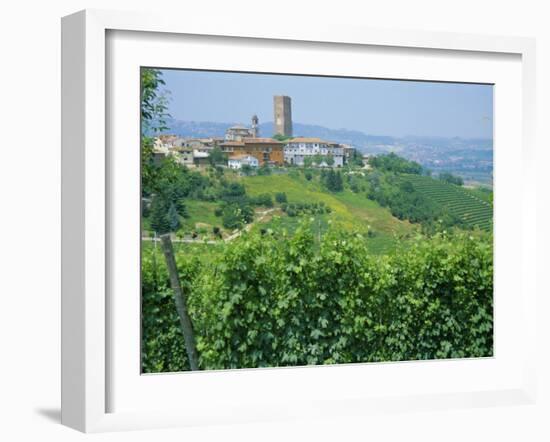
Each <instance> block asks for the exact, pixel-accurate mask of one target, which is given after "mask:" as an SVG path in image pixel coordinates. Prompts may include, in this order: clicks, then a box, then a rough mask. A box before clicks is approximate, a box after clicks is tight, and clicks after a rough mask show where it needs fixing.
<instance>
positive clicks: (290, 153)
mask: <svg viewBox="0 0 550 442" xmlns="http://www.w3.org/2000/svg"><path fill="white" fill-rule="evenodd" d="M308 157H309V158H311V160H312V161H315V160H316V159H317V158H319V157H322V158H321V160H322V162H321V164H318V166H330V164H327V162H326V160H327V159H328V158H329V157H332V159H333V160H334V164H332V166H333V167H342V166H343V165H344V149H343V148H342V147H341V146H340V145H339V144H338V143H333V142H330V141H324V140H321V139H320V138H304V137H298V138H293V139H292V140H289V141H288V143H287V145H286V146H285V162H286V163H288V164H295V165H297V166H303V165H304V159H305V158H308Z"/></svg>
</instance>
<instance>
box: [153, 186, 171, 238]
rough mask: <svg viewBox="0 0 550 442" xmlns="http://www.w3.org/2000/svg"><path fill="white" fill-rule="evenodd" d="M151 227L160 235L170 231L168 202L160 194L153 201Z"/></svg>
mask: <svg viewBox="0 0 550 442" xmlns="http://www.w3.org/2000/svg"><path fill="white" fill-rule="evenodd" d="M151 227H152V228H153V230H154V231H155V232H157V234H159V235H162V234H163V233H167V232H169V231H170V222H169V220H168V210H167V208H166V203H165V202H164V200H163V199H162V198H161V197H160V196H158V195H157V196H155V197H154V198H153V201H152V202H151Z"/></svg>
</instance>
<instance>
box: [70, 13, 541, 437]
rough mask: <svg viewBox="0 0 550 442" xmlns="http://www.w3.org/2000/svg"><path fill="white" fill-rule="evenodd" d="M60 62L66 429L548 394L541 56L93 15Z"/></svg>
mask: <svg viewBox="0 0 550 442" xmlns="http://www.w3.org/2000/svg"><path fill="white" fill-rule="evenodd" d="M237 30H238V32H237ZM62 44H63V66H62V67H63V94H62V95H63V96H62V100H63V103H62V104H63V131H62V132H63V157H62V159H63V161H62V173H63V186H62V206H63V208H62V219H63V231H62V241H63V244H62V252H63V253H62V255H63V256H62V269H63V274H62V290H63V293H62V308H63V311H62V320H63V323H62V350H63V360H62V370H63V373H62V388H63V391H62V421H63V423H64V424H66V425H68V426H71V427H73V428H76V429H79V430H81V431H86V432H90V431H109V430H120V429H138V428H155V427H166V426H187V425H207V424H212V423H233V422H254V421H262V420H277V419H286V418H301V417H303V418H306V417H315V416H334V415H339V414H346V415H364V414H368V413H371V412H374V411H376V412H380V410H383V411H384V412H395V411H403V410H405V411H408V410H410V411H413V410H418V409H431V408H433V409H440V408H458V407H479V406H490V405H494V406H497V405H503V404H522V403H531V402H532V401H534V397H535V392H536V383H535V375H534V372H535V368H536V366H535V362H534V348H533V345H534V344H533V343H534V342H535V340H534V339H533V336H534V333H535V321H534V319H535V312H536V309H535V306H536V288H535V286H534V280H535V278H534V276H533V273H534V271H535V270H534V269H535V266H534V265H532V263H533V260H534V248H535V244H536V241H535V237H534V235H535V229H534V228H533V225H534V223H535V213H534V206H535V203H534V192H533V189H534V176H533V174H530V173H529V171H530V170H531V168H532V167H533V158H534V130H533V121H534V118H533V115H534V95H535V81H534V42H533V41H532V40H530V39H523V38H508V37H489V36H473V35H457V34H444V33H437V34H431V33H424V32H413V31H407V32H401V31H400V32H390V31H381V30H369V29H353V28H343V27H342V28H341V27H330V26H329V27H323V28H322V29H319V28H316V27H314V26H300V27H296V26H293V24H292V22H289V23H285V24H284V25H282V26H281V25H279V24H278V25H277V26H275V25H274V26H273V27H269V26H263V25H262V27H261V28H260V27H257V25H256V24H254V23H243V24H242V26H238V27H235V26H233V25H231V24H229V23H222V22H220V23H218V22H212V21H211V20H207V19H204V20H202V19H200V18H197V19H196V20H193V22H190V23H185V25H182V24H181V23H180V22H179V21H178V20H176V19H171V18H169V17H154V16H150V15H147V16H145V15H140V14H127V13H114V12H107V11H83V12H79V13H76V14H74V15H71V16H68V17H65V18H64V19H63V38H62ZM518 176H519V177H521V178H522V183H523V184H522V185H521V186H518V185H517V182H518ZM518 207H521V210H518ZM182 398H185V400H182Z"/></svg>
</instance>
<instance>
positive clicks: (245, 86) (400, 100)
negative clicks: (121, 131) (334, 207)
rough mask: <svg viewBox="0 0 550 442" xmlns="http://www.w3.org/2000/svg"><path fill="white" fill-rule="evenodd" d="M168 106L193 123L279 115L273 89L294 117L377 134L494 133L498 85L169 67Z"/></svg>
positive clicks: (487, 135)
mask: <svg viewBox="0 0 550 442" xmlns="http://www.w3.org/2000/svg"><path fill="white" fill-rule="evenodd" d="M163 75H164V80H165V81H166V89H167V90H169V91H170V93H171V101H170V105H169V112H170V114H171V115H172V117H174V118H176V119H179V120H187V121H215V122H224V123H225V122H226V123H243V124H249V122H250V118H251V116H252V115H253V114H257V115H258V117H259V119H260V123H262V122H267V121H273V95H289V96H290V97H291V98H292V120H293V121H294V122H297V123H305V124H317V125H321V126H325V127H328V128H332V129H340V128H345V129H354V130H360V131H362V132H365V133H368V134H372V135H392V136H404V135H421V136H447V137H455V136H459V137H464V138H474V137H483V138H492V132H493V87H492V86H489V85H477V84H457V83H432V82H415V81H396V80H370V79H349V78H334V77H304V76H293V75H264V74H241V73H225V72H205V71H185V70H163Z"/></svg>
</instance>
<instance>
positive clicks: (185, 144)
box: [154, 95, 357, 169]
mask: <svg viewBox="0 0 550 442" xmlns="http://www.w3.org/2000/svg"><path fill="white" fill-rule="evenodd" d="M273 111H274V112H273V114H274V115H273V116H274V132H275V134H274V135H273V137H262V136H261V134H260V130H259V119H258V117H257V116H256V115H253V116H252V118H251V124H250V126H249V127H246V126H244V125H236V126H233V127H230V128H228V129H227V130H226V132H225V134H224V136H220V137H211V138H183V137H178V136H175V135H161V136H159V137H157V138H156V139H155V145H154V155H155V160H156V161H161V160H162V158H164V157H167V156H172V157H173V158H174V159H175V160H176V161H177V162H178V163H180V164H182V165H185V166H188V167H201V166H207V165H211V164H217V165H222V166H226V167H228V168H231V169H243V168H252V169H254V168H259V167H268V166H284V165H290V166H292V165H295V166H316V167H342V166H344V165H345V164H347V163H348V162H349V160H350V159H351V158H356V156H357V153H356V151H355V149H354V148H353V147H352V146H350V145H348V144H340V143H336V142H332V141H327V140H323V139H321V138H316V137H301V136H294V134H293V130H292V110H291V98H290V97H288V96H282V95H276V96H274V97H273Z"/></svg>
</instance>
